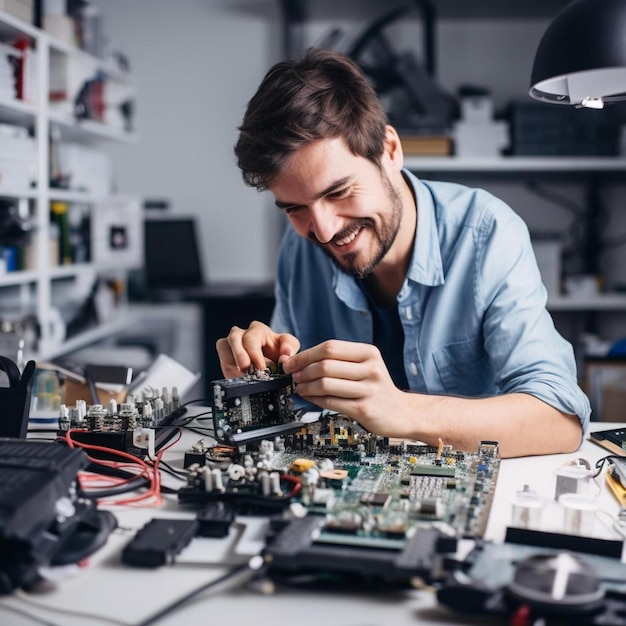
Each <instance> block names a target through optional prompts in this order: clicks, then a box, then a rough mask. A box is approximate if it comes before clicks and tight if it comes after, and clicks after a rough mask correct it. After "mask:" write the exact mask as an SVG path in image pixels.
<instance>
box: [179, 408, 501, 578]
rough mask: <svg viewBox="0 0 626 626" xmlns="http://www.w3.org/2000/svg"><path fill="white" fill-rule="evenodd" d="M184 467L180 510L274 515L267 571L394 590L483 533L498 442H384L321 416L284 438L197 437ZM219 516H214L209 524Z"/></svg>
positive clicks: (351, 424)
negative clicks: (348, 576) (373, 581)
mask: <svg viewBox="0 0 626 626" xmlns="http://www.w3.org/2000/svg"><path fill="white" fill-rule="evenodd" d="M218 419H220V418H218ZM185 465H186V466H187V471H188V480H187V485H186V486H185V487H183V488H182V489H181V490H180V491H179V501H180V502H181V503H182V504H185V505H189V504H191V505H196V506H207V505H209V509H210V506H213V507H214V506H215V504H216V503H219V505H220V507H224V506H227V507H228V508H229V509H230V510H231V512H232V513H235V512H236V513H252V514H267V515H271V516H273V517H272V520H273V529H274V531H275V532H274V536H273V538H272V540H271V541H269V543H268V546H267V549H266V558H267V559H268V560H270V561H271V563H272V568H273V570H274V571H278V570H280V571H286V572H289V571H293V572H300V573H302V572H303V571H306V570H307V569H311V570H313V571H318V570H324V571H329V570H332V571H333V572H335V573H336V572H343V573H348V572H350V573H352V574H355V573H356V572H358V573H359V575H360V576H361V575H363V573H365V574H367V575H368V576H372V577H375V578H377V579H381V578H383V579H385V580H388V581H392V582H394V583H397V582H398V581H400V582H408V581H409V580H411V579H412V578H414V577H420V578H430V577H431V576H432V572H433V570H434V567H435V555H436V554H438V553H440V552H442V551H444V552H448V551H452V552H453V551H454V550H453V549H452V548H451V542H454V541H455V540H456V539H458V538H461V537H473V538H477V537H482V536H483V534H484V532H485V528H486V524H487V520H488V517H489V511H490V507H491V503H492V500H493V494H494V490H495V485H496V480H497V476H498V470H499V466H500V457H499V454H498V444H497V442H482V443H481V444H480V446H479V447H478V449H477V450H473V451H462V450H455V449H453V448H452V446H450V445H446V444H445V442H442V441H440V442H439V445H437V446H427V445H423V444H420V443H417V442H406V441H393V440H389V439H387V438H384V437H379V436H377V435H374V434H372V433H369V432H367V431H366V430H364V429H363V428H361V427H360V426H359V425H358V424H357V423H356V422H354V421H353V420H351V419H349V418H348V417H346V416H343V415H339V414H332V413H330V414H329V413H322V414H321V416H320V417H319V419H318V420H317V421H314V422H312V423H300V425H299V427H298V428H297V430H296V431H295V432H287V433H286V434H282V435H279V436H275V437H272V438H268V439H255V440H254V441H250V442H247V443H245V445H226V444H224V443H218V444H217V445H215V446H211V447H208V446H206V445H205V443H204V442H203V441H199V442H197V443H196V444H195V445H194V446H193V447H192V448H191V449H189V450H188V452H187V454H186V459H185ZM213 510H214V511H217V509H213ZM209 515H210V514H209ZM223 516H224V509H223V508H220V509H219V514H218V518H217V519H216V523H217V522H219V521H220V520H221V519H223ZM205 521H206V519H205Z"/></svg>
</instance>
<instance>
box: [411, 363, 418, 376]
mask: <svg viewBox="0 0 626 626" xmlns="http://www.w3.org/2000/svg"><path fill="white" fill-rule="evenodd" d="M409 372H411V374H413V376H417V365H415V363H413V362H411V363H409Z"/></svg>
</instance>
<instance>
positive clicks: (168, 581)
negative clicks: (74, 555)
mask: <svg viewBox="0 0 626 626" xmlns="http://www.w3.org/2000/svg"><path fill="white" fill-rule="evenodd" d="M617 426H619V424H609V423H606V422H597V423H594V424H592V429H595V430H604V429H608V428H613V427H617ZM199 438H200V436H199V435H196V434H194V433H190V432H185V434H184V437H183V439H182V440H181V442H179V443H178V444H177V445H176V446H175V448H174V449H173V450H172V451H169V452H167V453H166V456H165V460H166V461H167V462H168V463H170V464H171V465H175V466H177V467H182V457H183V452H184V450H185V449H187V448H188V447H189V445H190V443H191V442H193V441H195V440H197V439H199ZM607 454H608V451H606V450H605V449H604V448H601V447H600V446H598V445H596V444H594V443H591V442H589V441H585V442H584V443H583V445H582V447H581V448H580V450H578V451H577V452H574V453H571V454H560V455H551V456H541V457H529V458H520V459H505V460H503V461H502V463H501V467H500V475H499V477H498V483H497V488H496V494H495V498H494V501H493V506H492V510H491V515H490V519H489V523H488V526H487V532H486V538H487V539H490V540H493V541H497V542H501V541H503V539H504V533H505V529H506V526H507V525H508V524H510V522H511V505H510V498H511V496H512V495H513V494H514V493H515V492H516V491H518V490H520V489H521V488H522V487H523V485H524V484H528V485H530V487H531V488H533V489H534V490H536V491H537V492H539V493H540V495H542V496H543V497H544V498H545V502H546V505H545V507H544V510H543V512H542V526H541V528H542V530H552V531H556V532H559V531H561V528H562V527H561V524H562V511H561V508H560V505H558V504H557V503H556V502H554V500H553V498H554V492H555V470H557V469H558V468H560V467H561V466H562V465H563V464H564V463H566V462H568V461H572V460H574V459H578V458H584V459H586V460H587V461H589V462H590V463H591V465H592V467H593V466H594V465H595V462H596V460H597V459H600V458H601V457H603V456H606V455H607ZM597 485H598V490H599V495H598V496H597V500H596V503H597V507H598V511H601V513H598V514H597V515H596V518H595V521H594V529H593V535H594V536H597V537H602V538H608V539H618V538H619V537H618V535H616V534H615V533H614V531H612V530H611V527H610V524H611V519H612V518H614V517H615V516H616V515H617V513H618V511H619V508H620V507H619V505H618V503H617V500H616V499H615V498H614V497H613V495H612V494H611V492H610V491H609V489H608V487H607V486H606V485H605V483H604V474H602V475H601V476H600V477H598V479H597ZM115 513H116V514H117V516H118V520H119V529H118V530H116V531H115V532H114V533H113V534H112V535H111V536H110V537H109V539H108V542H107V544H106V546H105V547H104V548H102V549H101V550H100V551H99V552H98V553H96V554H95V555H93V556H92V557H91V559H90V562H89V565H88V566H87V567H85V568H83V569H81V571H80V572H79V573H78V574H77V575H74V576H71V577H69V578H67V579H66V580H63V581H62V582H60V583H58V584H57V585H56V586H55V587H54V588H52V589H51V590H48V591H40V592H37V593H29V594H26V593H25V592H22V591H19V592H18V593H17V594H13V595H11V596H3V597H0V625H3V626H4V625H7V626H9V625H10V626H34V625H36V624H42V623H43V624H48V625H49V626H50V625H55V626H86V625H87V626H100V625H105V624H124V625H129V626H130V625H138V624H140V623H141V622H142V621H143V620H145V619H147V618H149V617H151V616H152V615H153V614H155V613H157V612H158V611H159V610H161V609H162V608H164V607H166V606H168V605H169V604H171V603H173V602H175V601H176V600H178V599H179V598H181V597H183V596H185V595H186V594H187V593H188V592H190V591H191V590H193V589H195V588H197V587H199V586H201V585H202V584H204V583H207V582H209V581H210V580H212V579H215V578H217V577H219V576H221V575H222V574H224V573H226V572H227V571H228V569H229V568H228V567H224V566H223V565H220V560H221V561H222V563H223V560H224V559H227V560H228V561H229V562H232V561H233V560H235V559H236V560H241V561H246V560H247V558H248V555H253V554H254V553H255V552H256V553H258V551H260V549H261V548H262V546H263V542H262V523H263V522H262V521H261V520H260V519H255V518H247V517H241V518H238V520H237V523H236V524H235V525H234V527H233V528H232V529H231V533H230V535H229V536H228V537H227V538H225V539H210V538H196V539H194V540H193V541H192V542H191V544H190V545H189V546H188V547H187V548H186V549H185V551H184V552H183V553H182V554H181V555H180V557H179V558H178V561H177V563H176V564H174V565H169V566H164V567H161V568H158V569H141V568H132V567H128V566H125V565H123V564H122V563H121V561H120V553H121V550H122V548H123V547H124V546H125V545H126V544H127V543H128V542H129V541H130V539H131V538H132V536H133V535H134V531H135V530H137V529H139V528H140V527H142V526H143V525H144V524H145V523H146V522H147V521H149V520H150V519H152V518H153V517H191V516H192V515H193V513H192V512H189V511H185V510H183V509H181V508H180V507H179V505H178V502H177V499H176V497H175V496H167V497H166V502H165V503H164V504H163V506H161V507H160V508H133V509H129V508H128V507H126V508H120V507H118V508H116V509H115ZM242 532H243V535H242ZM209 563H213V564H212V565H211V564H209ZM9 607H12V608H14V609H16V610H17V611H22V612H25V613H26V614H27V615H26V614H24V613H17V612H14V611H12V610H9ZM220 622H224V623H228V624H237V623H241V624H246V626H283V625H285V626H320V625H321V624H324V625H327V626H378V625H382V624H393V625H394V626H405V625H408V624H418V623H419V624H420V625H422V624H423V625H437V626H442V625H444V624H498V623H502V622H498V621H492V620H488V619H487V618H486V617H485V616H478V617H474V618H467V617H463V616H460V615H458V614H456V613H452V612H450V611H448V610H446V609H445V608H441V607H438V606H437V602H436V598H435V596H434V594H433V593H432V592H430V591H427V590H419V591H418V590H411V591H399V592H397V593H391V594H390V593H380V594H372V593H371V591H370V592H367V593H364V594H362V595H361V594H358V593H354V592H351V593H345V592H343V593H342V592H339V591H338V592H337V593H334V592H319V591H296V590H289V589H283V588H279V589H277V590H276V591H275V592H274V593H273V594H271V595H267V594H263V593H261V592H260V591H258V590H252V589H250V588H248V587H246V586H241V585H240V586H237V587H235V588H233V589H222V590H220V591H217V590H216V591H212V592H207V593H205V594H204V595H200V596H198V597H195V598H194V599H192V600H191V601H190V602H188V603H187V604H185V605H184V606H183V607H181V608H179V609H177V610H176V611H174V612H173V613H170V614H169V615H167V616H166V617H164V618H163V619H161V620H159V621H158V622H156V623H157V624H158V625H159V626H162V625H163V626H164V625H168V626H174V625H181V624H186V625H189V624H201V623H202V624H219V623H220Z"/></svg>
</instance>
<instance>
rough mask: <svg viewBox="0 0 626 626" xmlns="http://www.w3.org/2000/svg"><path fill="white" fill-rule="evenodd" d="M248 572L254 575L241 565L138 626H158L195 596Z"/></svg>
mask: <svg viewBox="0 0 626 626" xmlns="http://www.w3.org/2000/svg"><path fill="white" fill-rule="evenodd" d="M246 570H249V571H250V573H252V569H251V568H250V567H249V565H247V564H246V565H240V566H239V567H235V568H233V569H232V570H230V572H227V573H226V574H224V575H223V576H220V577H219V578H216V579H215V580H211V581H209V582H208V583H205V584H204V585H200V587H198V588H196V589H193V590H192V591H190V592H189V593H187V594H185V595H184V596H183V597H182V598H179V599H178V600H176V602H172V604H170V605H169V606H166V607H165V608H163V609H161V610H160V611H158V612H157V613H155V614H154V615H152V616H151V617H148V618H147V619H145V620H143V621H142V622H139V624H137V626H151V625H152V624H156V623H157V622H158V621H159V620H161V619H162V618H164V617H165V616H166V615H169V614H170V613H172V612H173V611H175V610H176V609H178V608H179V607H181V606H182V605H183V604H185V603H187V602H189V600H191V599H192V598H194V597H195V596H197V595H199V594H201V593H203V592H205V591H209V590H210V589H213V588H214V587H217V586H219V585H221V584H222V583H224V582H227V581H229V580H230V579H232V578H235V577H236V576H237V575H238V574H241V573H243V572H245V571H246Z"/></svg>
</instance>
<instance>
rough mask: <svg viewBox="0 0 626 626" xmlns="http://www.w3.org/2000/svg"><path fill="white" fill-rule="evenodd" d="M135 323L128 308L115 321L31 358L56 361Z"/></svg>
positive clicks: (134, 318) (101, 325)
mask: <svg viewBox="0 0 626 626" xmlns="http://www.w3.org/2000/svg"><path fill="white" fill-rule="evenodd" d="M134 321H136V316H135V315H133V313H132V312H131V311H130V310H129V309H128V307H126V308H124V309H123V310H121V311H120V312H119V313H118V314H117V316H116V317H115V319H114V320H111V321H109V322H105V323H103V324H100V325H99V326H96V327H94V328H90V329H89V330H86V331H84V332H81V333H79V334H78V335H75V336H74V337H71V338H69V339H66V340H65V341H64V342H63V344H62V345H60V346H56V347H53V348H50V349H48V350H45V351H43V352H40V353H38V354H37V355H33V356H30V357H29V358H33V359H35V360H40V361H50V360H52V359H56V358H57V357H59V356H62V355H64V354H69V353H70V352H74V351H76V350H80V348H84V347H85V346H88V345H91V344H93V343H96V342H98V341H101V340H102V339H106V338H107V337H110V336H111V335H114V334H115V333H118V332H120V331H122V330H124V329H125V328H127V327H128V326H130V325H131V324H132V323H133V322H134Z"/></svg>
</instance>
